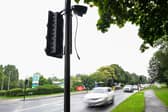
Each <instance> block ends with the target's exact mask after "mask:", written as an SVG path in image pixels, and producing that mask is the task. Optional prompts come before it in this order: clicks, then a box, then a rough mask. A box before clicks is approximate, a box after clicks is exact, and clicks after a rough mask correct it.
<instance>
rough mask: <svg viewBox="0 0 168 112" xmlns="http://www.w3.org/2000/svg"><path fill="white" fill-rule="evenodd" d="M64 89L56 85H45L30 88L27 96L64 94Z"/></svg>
mask: <svg viewBox="0 0 168 112" xmlns="http://www.w3.org/2000/svg"><path fill="white" fill-rule="evenodd" d="M62 92H64V89H63V88H61V87H58V86H55V85H44V86H38V87H36V88H28V89H27V90H26V93H27V95H30V94H31V95H41V94H52V93H62Z"/></svg>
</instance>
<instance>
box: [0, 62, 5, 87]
mask: <svg viewBox="0 0 168 112" xmlns="http://www.w3.org/2000/svg"><path fill="white" fill-rule="evenodd" d="M3 70H4V69H3V66H2V65H0V84H1V90H3V89H4V79H5V75H4V72H3Z"/></svg>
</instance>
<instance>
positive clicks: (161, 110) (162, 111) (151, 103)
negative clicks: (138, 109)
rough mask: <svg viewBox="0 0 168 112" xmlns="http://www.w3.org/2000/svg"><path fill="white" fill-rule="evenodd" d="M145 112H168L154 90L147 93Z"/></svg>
mask: <svg viewBox="0 0 168 112" xmlns="http://www.w3.org/2000/svg"><path fill="white" fill-rule="evenodd" d="M144 96H145V112H168V108H166V106H165V105H164V104H163V103H162V102H161V101H160V100H159V99H158V98H157V97H156V96H155V93H154V92H153V90H146V91H145V94H144Z"/></svg>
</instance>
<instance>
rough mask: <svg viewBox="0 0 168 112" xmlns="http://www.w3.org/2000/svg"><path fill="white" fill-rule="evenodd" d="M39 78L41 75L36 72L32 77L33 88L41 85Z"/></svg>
mask: <svg viewBox="0 0 168 112" xmlns="http://www.w3.org/2000/svg"><path fill="white" fill-rule="evenodd" d="M39 79H40V75H39V74H37V73H36V74H34V75H33V77H32V88H35V87H37V86H39Z"/></svg>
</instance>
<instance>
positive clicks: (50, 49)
mask: <svg viewBox="0 0 168 112" xmlns="http://www.w3.org/2000/svg"><path fill="white" fill-rule="evenodd" d="M46 39H47V47H46V49H45V52H46V54H47V55H48V56H51V57H57V58H62V56H63V16H62V15H61V13H59V12H52V11H49V12H48V24H47V36H46Z"/></svg>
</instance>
